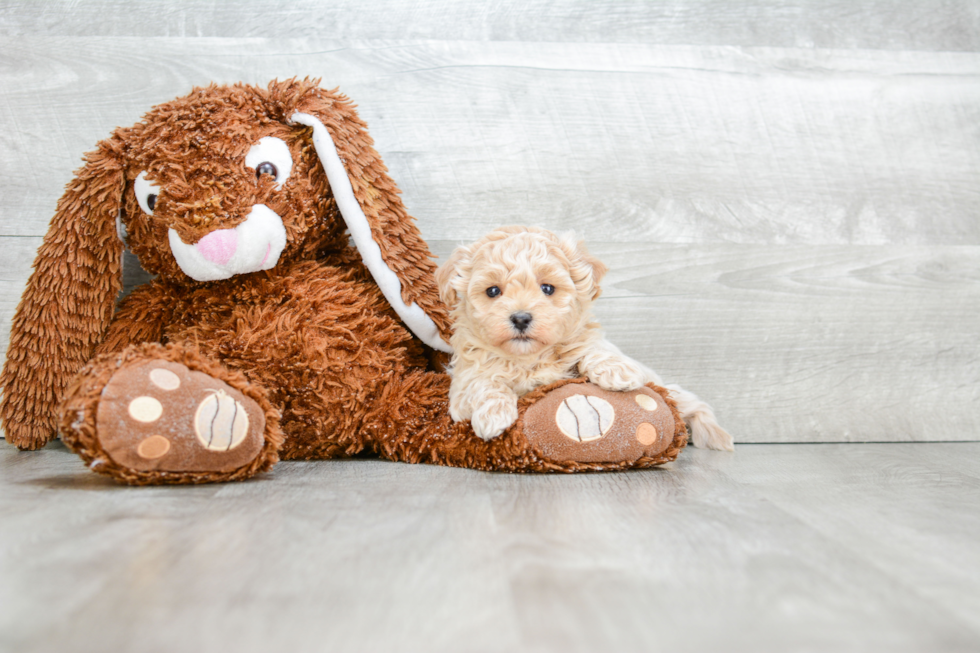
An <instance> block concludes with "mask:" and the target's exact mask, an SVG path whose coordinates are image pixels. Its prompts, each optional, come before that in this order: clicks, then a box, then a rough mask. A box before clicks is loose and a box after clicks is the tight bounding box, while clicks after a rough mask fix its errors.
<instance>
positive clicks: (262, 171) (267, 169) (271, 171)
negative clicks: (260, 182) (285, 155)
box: [255, 161, 279, 179]
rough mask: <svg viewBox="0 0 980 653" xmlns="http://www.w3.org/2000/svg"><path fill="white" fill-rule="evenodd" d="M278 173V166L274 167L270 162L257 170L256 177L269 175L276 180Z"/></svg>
mask: <svg viewBox="0 0 980 653" xmlns="http://www.w3.org/2000/svg"><path fill="white" fill-rule="evenodd" d="M278 173H279V171H278V170H276V166H275V165H273V164H271V163H269V162H268V161H263V162H262V163H260V164H259V166H258V167H257V168H256V169H255V176H256V177H261V176H262V175H269V176H270V177H272V178H273V179H275V178H276V175H277V174H278Z"/></svg>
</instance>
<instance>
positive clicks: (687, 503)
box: [0, 443, 980, 653]
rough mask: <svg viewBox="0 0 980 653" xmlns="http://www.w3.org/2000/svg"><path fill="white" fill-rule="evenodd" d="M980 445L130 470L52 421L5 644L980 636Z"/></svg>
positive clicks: (2, 501)
mask: <svg viewBox="0 0 980 653" xmlns="http://www.w3.org/2000/svg"><path fill="white" fill-rule="evenodd" d="M977 456H980V444H975V443H960V444H888V445H794V446H780V445H746V446H743V447H741V448H740V449H739V450H738V451H737V452H736V453H734V454H727V453H719V452H706V451H699V450H692V449H688V450H685V451H684V452H683V453H682V454H681V456H680V458H678V460H677V461H676V462H675V463H672V464H671V465H669V466H668V467H667V468H662V469H658V470H647V471H643V472H635V473H632V472H631V473H622V474H589V475H574V476H520V475H505V474H499V475H495V474H485V473H479V472H470V471H467V470H458V469H445V468H437V467H428V466H409V465H400V464H394V463H385V462H378V461H366V460H361V461H349V462H343V461H330V462H320V463H282V464H280V465H279V466H278V467H276V469H275V471H274V472H272V473H271V474H269V475H267V476H264V477H261V478H259V479H256V480H254V481H250V482H247V483H243V484H233V485H227V486H204V487H182V488H125V487H118V486H115V485H112V484H111V483H110V482H109V481H106V480H104V479H102V478H100V477H97V476H95V475H93V474H91V473H90V472H88V471H87V470H86V469H85V468H84V466H83V465H81V463H80V462H79V460H78V459H77V458H76V457H74V456H73V455H71V454H69V453H68V452H67V451H66V450H65V449H64V448H63V447H62V446H60V445H49V446H48V447H47V448H46V449H44V450H42V451H40V452H31V453H21V452H16V451H14V450H12V448H10V447H4V448H2V449H0V514H3V515H4V528H3V529H2V530H0V551H2V552H3V555H2V556H0V575H2V577H3V579H4V582H3V583H0V605H2V606H3V610H0V648H2V649H3V650H9V651H18V652H25V653H26V652H34V651H37V652H41V651H45V652H46V651H61V652H65V653H72V652H75V651H122V650H125V651H132V652H133V653H143V652H157V651H160V652H162V651H191V650H235V651H241V652H242V653H250V652H251V651H270V650H275V651H278V650H289V651H297V652H303V651H323V650H340V651H383V650H398V651H431V652H439V651H460V650H466V651H488V652H493V651H509V652H510V651H610V650H615V651H661V650H662V651H717V650H724V651H731V652H732V653H740V652H742V651H752V652H753V653H758V652H768V651H832V652H834V653H837V652H839V651H878V650H887V651H896V652H904V651H908V652H915V653H918V652H920V651H969V650H976V649H977V648H978V647H980V617H978V615H980V609H978V608H980V604H978V602H977V597H980V573H978V570H980V549H978V547H976V546H975V543H976V541H977V538H978V536H980V513H978V512H977V510H976V506H977V505H978V502H980V480H978V479H977V477H976V476H975V475H972V474H968V473H964V471H962V465H961V464H960V461H964V460H976V459H977ZM52 497H57V500H52ZM41 606H43V609H40V607H41Z"/></svg>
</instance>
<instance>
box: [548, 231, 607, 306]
mask: <svg viewBox="0 0 980 653" xmlns="http://www.w3.org/2000/svg"><path fill="white" fill-rule="evenodd" d="M560 241H561V248H562V251H563V252H564V253H565V256H567V257H568V262H569V274H570V275H571V277H572V281H573V282H574V283H575V287H576V289H578V292H579V293H581V294H583V295H585V296H586V297H589V298H590V299H596V298H598V297H599V295H600V294H602V288H600V287H599V282H600V281H601V280H602V277H604V276H605V275H606V272H607V271H608V269H609V268H607V267H606V264H605V263H603V262H602V261H600V260H599V259H597V258H596V257H594V256H592V254H590V253H589V250H588V248H586V246H585V241H584V240H578V241H576V239H575V236H574V235H572V234H567V235H565V236H562V237H561V239H560Z"/></svg>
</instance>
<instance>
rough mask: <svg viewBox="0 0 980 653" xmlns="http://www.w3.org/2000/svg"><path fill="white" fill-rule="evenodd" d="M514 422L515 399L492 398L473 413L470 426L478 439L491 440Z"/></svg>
mask: <svg viewBox="0 0 980 653" xmlns="http://www.w3.org/2000/svg"><path fill="white" fill-rule="evenodd" d="M516 421H517V397H516V396H510V397H492V398H488V399H487V400H486V401H484V402H483V403H482V404H480V405H479V406H478V407H477V408H476V410H475V411H473V418H472V419H471V420H470V424H471V425H472V426H473V432H474V433H476V435H477V436H478V437H480V438H482V439H484V440H492V439H493V438H495V437H497V436H498V435H500V434H501V433H503V432H504V431H506V430H507V428H508V427H509V426H510V425H511V424H513V423H514V422H516Z"/></svg>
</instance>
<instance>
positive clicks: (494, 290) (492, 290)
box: [487, 286, 500, 298]
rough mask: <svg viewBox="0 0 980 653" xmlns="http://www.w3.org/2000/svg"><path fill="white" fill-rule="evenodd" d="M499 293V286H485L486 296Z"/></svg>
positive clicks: (494, 295)
mask: <svg viewBox="0 0 980 653" xmlns="http://www.w3.org/2000/svg"><path fill="white" fill-rule="evenodd" d="M499 294H500V288H498V287H497V286H490V287H489V288H487V297H491V298H492V297H496V296H497V295H499Z"/></svg>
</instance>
